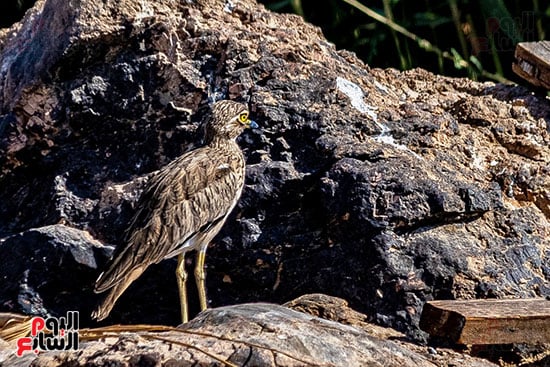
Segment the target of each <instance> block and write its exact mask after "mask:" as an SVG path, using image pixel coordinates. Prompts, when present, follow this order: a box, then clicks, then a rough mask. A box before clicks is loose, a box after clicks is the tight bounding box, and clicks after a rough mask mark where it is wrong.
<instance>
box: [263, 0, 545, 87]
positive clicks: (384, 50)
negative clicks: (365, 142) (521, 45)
mask: <svg viewBox="0 0 550 367" xmlns="http://www.w3.org/2000/svg"><path fill="white" fill-rule="evenodd" d="M260 1H261V2H263V3H264V4H265V5H266V6H267V7H268V8H270V9H272V10H275V11H280V12H293V13H296V14H299V15H302V16H303V17H304V18H305V19H306V20H307V21H309V22H311V23H313V24H315V25H317V26H319V27H321V28H322V30H323V32H324V34H325V36H326V37H327V38H328V39H329V40H330V41H331V42H334V43H335V44H336V46H337V47H338V48H342V49H347V50H350V51H354V52H355V53H356V54H357V55H358V56H359V57H360V58H362V59H363V60H364V61H365V62H366V63H368V64H369V65H371V66H373V67H383V68H385V67H394V68H398V69H401V70H406V69H411V68H415V67H422V68H425V69H428V70H431V71H433V72H435V73H438V74H446V75H452V76H468V77H470V78H472V79H481V80H486V79H491V80H498V81H505V80H507V79H511V80H518V79H517V77H515V75H514V74H513V72H512V69H511V64H512V62H513V57H514V50H515V46H516V44H517V43H518V42H522V41H523V42H531V41H539V40H543V39H545V37H547V35H549V34H550V4H549V3H548V2H546V1H540V0H529V1H521V0H480V1H473V0H423V1H411V0H362V1H359V0H283V1H280V0H260Z"/></svg>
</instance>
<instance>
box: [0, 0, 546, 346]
mask: <svg viewBox="0 0 550 367" xmlns="http://www.w3.org/2000/svg"><path fill="white" fill-rule="evenodd" d="M0 84H1V88H2V93H1V94H0V114H1V117H0V151H1V154H0V169H1V171H0V172H1V173H0V174H1V176H0V203H2V205H0V238H1V239H0V259H2V260H0V264H1V266H0V279H2V282H0V310H1V311H11V312H20V313H25V314H32V315H64V314H65V312H66V311H68V310H79V311H80V312H81V325H82V327H90V326H94V327H95V326H97V324H95V323H92V322H91V320H90V319H89V317H88V315H89V313H90V311H91V309H92V307H93V304H94V302H95V300H96V295H94V294H93V292H92V284H93V281H94V279H95V278H96V276H97V275H98V273H99V271H100V269H99V268H100V267H101V265H102V264H103V263H104V262H105V261H106V259H107V258H108V256H109V254H110V251H111V250H112V246H116V244H117V243H119V242H120V239H121V236H122V234H123V231H124V229H125V227H126V225H127V221H128V218H129V217H130V216H131V215H132V205H133V204H134V203H135V200H136V198H137V197H138V195H139V192H140V187H141V184H142V182H143V181H144V179H146V177H147V174H148V173H150V172H152V171H154V170H156V169H158V168H159V167H161V166H163V165H165V164H166V163H167V162H169V161H171V160H172V159H174V158H175V157H177V156H178V155H179V154H181V153H182V152H184V151H186V150H188V149H190V148H191V147H192V146H193V145H195V144H196V143H197V141H198V136H197V134H196V133H195V131H196V130H197V127H198V125H199V122H200V120H201V117H202V116H203V114H204V111H205V110H206V109H207V107H208V104H209V103H211V101H212V100H217V99H224V98H230V99H237V100H241V101H245V102H247V103H248V104H249V106H250V109H251V113H252V115H253V117H254V119H255V120H256V121H258V122H259V124H260V125H261V126H262V129H261V130H258V131H249V132H247V133H245V134H244V135H243V136H242V137H241V139H240V145H241V146H242V148H243V150H244V152H245V155H246V157H247V164H248V170H247V179H246V186H245V189H244V192H243V197H242V199H241V201H240V203H239V204H238V206H237V207H236V208H235V210H234V212H233V214H232V216H231V217H230V218H229V220H228V221H227V225H226V226H225V227H224V229H223V230H222V233H220V235H219V236H218V237H217V238H216V239H215V241H214V243H212V245H211V247H210V249H209V251H208V255H207V266H208V268H207V271H208V278H207V287H208V292H209V298H210V301H211V306H213V307H218V306H223V305H232V304H240V303H246V302H274V303H283V302H286V301H289V300H291V299H293V298H295V297H298V296H300V295H303V294H306V293H314V292H321V293H326V294H330V295H334V296H338V297H341V298H343V299H345V300H347V301H348V302H349V303H350V305H351V306H352V307H353V308H354V309H356V310H357V311H360V312H361V313H363V314H365V315H366V317H367V320H368V321H369V322H375V323H377V324H379V325H382V326H388V327H393V328H396V329H398V330H400V331H402V332H404V333H406V335H407V336H408V337H409V338H412V340H416V341H417V342H420V343H422V342H426V340H427V335H426V334H425V333H423V332H422V331H421V330H419V328H418V320H419V317H420V313H421V311H422V306H423V304H424V303H425V302H426V301H427V300H431V299H449V298H451V299H452V298H459V299H470V298H488V297H489V298H490V297H498V298H504V297H543V296H548V295H550V282H549V280H550V266H549V259H550V222H549V218H550V190H549V189H550V178H549V177H550V176H549V171H550V164H549V162H550V149H549V140H550V139H549V134H548V132H549V127H548V121H549V119H550V105H549V101H548V98H546V97H545V96H543V95H537V94H535V93H533V92H531V91H529V90H528V89H526V88H523V87H518V86H507V85H502V84H493V83H478V82H474V81H471V80H467V79H452V78H447V77H443V76H437V75H433V74H431V73H428V72H426V71H423V70H411V71H407V72H399V71H396V70H391V69H390V70H380V69H373V68H370V67H369V66H367V65H365V64H364V63H362V62H361V61H360V60H358V59H357V58H356V57H355V56H354V55H353V54H351V53H349V52H346V51H338V50H336V49H335V47H334V46H333V45H332V44H330V43H328V42H327V41H326V40H325V39H324V37H323V36H322V34H321V32H320V31H319V29H317V28H315V27H313V26H311V25H309V24H307V23H305V22H304V21H303V20H302V19H301V18H299V17H296V16H293V15H280V14H275V13H272V12H269V11H267V10H265V9H264V8H263V7H262V6H260V5H257V4H256V3H255V2H253V1H252V0H243V1H221V0H197V1H176V0H158V1H140V2H135V1H132V0H120V1H116V2H115V1H104V2H92V1H89V0H82V1H80V2H78V3H76V2H66V1H63V0H42V1H38V3H37V4H36V5H35V7H34V8H32V9H31V10H30V11H29V12H28V13H27V14H26V16H25V17H24V19H23V20H22V21H21V22H19V23H17V24H15V25H14V26H13V27H12V28H10V29H5V30H2V31H1V32H0ZM174 269H175V261H165V262H164V263H161V264H159V265H157V266H155V267H152V268H151V269H150V270H149V271H148V272H146V273H145V274H144V276H143V277H142V278H140V279H139V280H138V281H136V283H135V284H134V285H133V286H132V287H131V288H129V289H128V291H127V292H126V294H125V295H124V296H123V297H122V298H121V299H120V300H119V302H118V304H117V306H116V307H115V309H114V311H113V314H112V316H111V317H110V318H109V319H107V320H106V321H105V322H104V324H101V325H107V324H113V323H124V324H128V323H153V324H164V325H177V323H178V318H179V315H178V314H179V311H178V307H177V304H178V300H177V287H176V283H175V277H174V275H173V273H174ZM191 291H193V290H191ZM192 298H194V297H192ZM193 307H195V309H196V305H193Z"/></svg>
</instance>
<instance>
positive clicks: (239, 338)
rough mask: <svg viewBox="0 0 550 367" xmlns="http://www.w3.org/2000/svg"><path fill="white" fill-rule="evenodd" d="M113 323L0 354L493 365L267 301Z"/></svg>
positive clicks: (185, 362)
mask: <svg viewBox="0 0 550 367" xmlns="http://www.w3.org/2000/svg"><path fill="white" fill-rule="evenodd" d="M151 328H153V327H151ZM116 329H117V328H114V329H111V330H109V331H107V330H105V331H103V330H101V329H96V330H82V331H81V333H80V336H81V338H82V342H80V343H79V347H80V348H81V350H79V351H74V352H45V353H42V354H41V355H40V356H38V357H36V356H35V355H34V354H32V353H30V354H24V355H23V357H16V356H15V355H14V354H13V353H12V354H11V355H9V354H7V353H6V352H4V353H2V352H0V362H2V361H4V362H5V363H6V365H10V366H13V367H18V366H28V365H29V364H30V363H32V366H34V367H58V366H59V367H62V366H84V365H86V366H121V367H126V366H128V367H133V366H136V367H137V366H161V365H162V366H191V365H193V366H212V365H216V366H245V365H246V366H262V367H263V366H346V367H347V366H373V367H375V366H403V367H407V366H410V367H436V366H448V365H452V364H451V363H459V364H460V365H461V366H471V367H491V366H496V365H495V364H492V363H489V362H486V361H483V360H479V359H475V358H470V357H464V358H462V359H460V360H455V359H452V358H451V359H450V360H449V359H448V360H446V362H445V363H442V362H444V361H443V360H442V358H441V356H439V358H438V356H434V355H430V354H428V353H426V356H422V355H421V354H419V353H415V352H411V351H410V350H408V349H407V348H405V347H403V346H401V345H399V344H398V343H396V342H392V341H387V340H381V339H377V338H374V337H372V336H370V335H369V334H368V333H366V332H365V331H363V330H360V329H359V328H355V327H351V326H347V325H342V324H340V323H337V322H334V321H327V320H324V319H321V318H318V317H314V316H311V315H307V314H305V313H301V312H296V311H293V310H290V309H288V308H286V307H282V306H277V305H273V304H265V303H254V304H241V305H235V306H226V307H220V308H216V309H209V310H207V311H205V312H203V313H201V314H199V316H197V317H196V318H195V319H194V320H192V321H191V322H190V323H188V324H186V325H184V326H182V327H180V328H178V329H175V328H173V329H172V330H168V331H164V332H153V331H145V330H141V331H140V330H139V328H138V327H132V326H128V327H126V328H119V330H118V331H117V330H116ZM132 329H133V330H134V332H132V333H130V332H129V331H130V330H132ZM142 329H143V328H142ZM436 354H437V353H436ZM3 357H4V358H3ZM447 363H449V364H447Z"/></svg>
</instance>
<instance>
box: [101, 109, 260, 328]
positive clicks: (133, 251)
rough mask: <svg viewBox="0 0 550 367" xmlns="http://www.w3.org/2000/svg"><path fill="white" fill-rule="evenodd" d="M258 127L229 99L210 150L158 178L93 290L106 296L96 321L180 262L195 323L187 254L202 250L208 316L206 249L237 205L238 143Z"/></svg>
mask: <svg viewBox="0 0 550 367" xmlns="http://www.w3.org/2000/svg"><path fill="white" fill-rule="evenodd" d="M247 128H258V124H257V123H256V122H255V121H253V120H251V119H250V118H249V111H248V108H247V107H246V106H245V105H244V104H242V103H239V102H235V101H231V100H222V101H218V102H215V103H214V104H213V105H212V108H211V111H210V114H209V115H208V116H207V117H206V119H205V123H204V139H203V144H202V145H201V146H200V147H198V148H197V149H194V150H191V151H189V152H187V153H184V154H183V155H181V156H179V157H178V158H176V159H175V160H173V161H172V162H170V163H169V164H168V165H166V166H165V167H163V168H161V169H159V170H158V171H156V172H154V173H153V174H152V177H151V178H150V179H149V181H148V182H147V184H146V186H145V188H144V190H143V192H142V194H141V196H140V198H139V200H138V203H137V205H136V211H135V214H134V216H133V218H132V219H131V221H130V224H129V226H128V229H127V231H126V234H125V236H124V242H122V244H121V245H119V246H117V247H116V249H115V251H114V254H113V256H112V258H111V260H110V261H109V262H108V263H107V265H106V268H105V270H104V271H103V272H102V273H101V274H100V275H99V277H98V278H97V280H96V282H95V287H94V291H95V292H96V293H105V295H104V297H103V298H102V299H101V301H100V302H99V303H98V305H97V307H96V308H95V310H94V311H93V312H92V318H93V319H95V320H97V321H101V320H103V319H105V318H106V317H107V316H108V315H109V313H110V312H111V310H112V309H113V306H114V305H115V302H116V301H117V299H118V298H119V297H120V296H121V295H122V293H123V292H124V291H125V290H126V289H127V288H128V286H129V285H130V284H131V283H132V282H133V281H134V280H136V279H137V278H138V277H139V276H140V275H141V274H142V273H143V272H144V271H145V269H147V267H148V266H150V265H151V264H156V263H159V262H161V261H162V260H164V259H168V258H172V257H175V256H178V261H177V268H176V280H177V284H178V290H179V298H180V311H181V319H182V322H183V323H186V322H187V321H188V320H189V312H188V306H187V289H186V281H187V272H186V269H185V255H186V253H187V252H188V251H191V250H196V261H195V269H194V275H195V282H196V285H197V289H198V296H199V304H200V309H201V311H203V310H205V309H206V308H207V299H206V290H205V278H206V276H205V272H204V262H205V256H206V249H207V247H208V245H209V243H210V242H211V241H212V240H213V238H214V237H215V236H216V234H217V233H218V232H219V231H220V229H221V228H222V226H223V224H224V223H225V221H226V219H227V217H228V215H229V214H230V212H231V211H232V210H233V208H234V207H235V205H236V204H237V202H238V200H239V198H240V196H241V192H242V190H243V187H244V178H245V158H244V155H243V153H242V151H241V149H240V147H239V146H238V144H237V142H236V138H237V137H238V136H239V135H240V134H241V133H242V132H243V131H244V130H245V129H247Z"/></svg>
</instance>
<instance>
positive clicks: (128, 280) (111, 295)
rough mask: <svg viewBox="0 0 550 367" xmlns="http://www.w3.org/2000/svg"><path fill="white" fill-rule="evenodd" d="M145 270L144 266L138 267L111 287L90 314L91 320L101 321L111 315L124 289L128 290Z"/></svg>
mask: <svg viewBox="0 0 550 367" xmlns="http://www.w3.org/2000/svg"><path fill="white" fill-rule="evenodd" d="M145 268H146V266H145V267H142V266H140V267H137V268H135V269H132V270H131V271H130V272H129V273H128V274H126V276H124V278H122V279H121V280H120V281H119V282H118V283H116V284H115V285H114V286H113V287H111V288H110V289H109V290H108V291H107V293H106V294H105V296H104V297H103V299H102V300H101V301H100V303H99V304H98V305H97V307H96V309H95V310H94V312H92V319H95V320H97V321H101V320H103V319H105V318H106V317H107V316H109V313H111V310H112V309H113V306H114V305H115V303H116V301H117V299H118V298H119V297H120V296H121V295H122V293H124V291H125V290H126V288H128V287H129V286H130V284H132V282H133V281H134V280H136V279H137V278H138V277H139V276H140V275H141V274H142V273H143V272H144V271H145Z"/></svg>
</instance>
